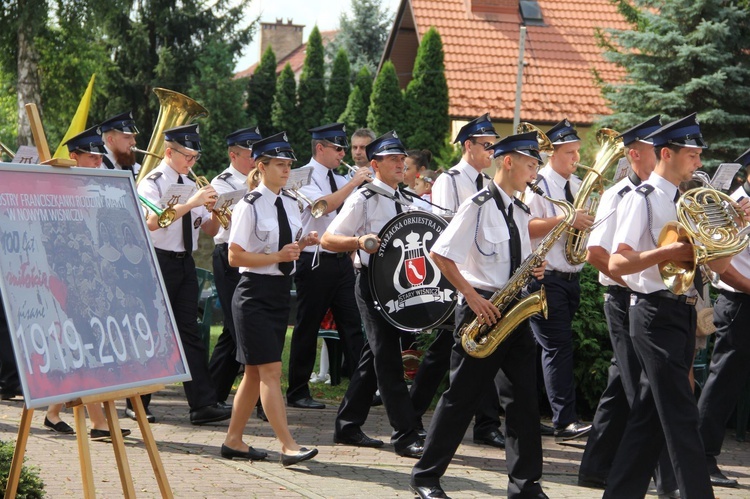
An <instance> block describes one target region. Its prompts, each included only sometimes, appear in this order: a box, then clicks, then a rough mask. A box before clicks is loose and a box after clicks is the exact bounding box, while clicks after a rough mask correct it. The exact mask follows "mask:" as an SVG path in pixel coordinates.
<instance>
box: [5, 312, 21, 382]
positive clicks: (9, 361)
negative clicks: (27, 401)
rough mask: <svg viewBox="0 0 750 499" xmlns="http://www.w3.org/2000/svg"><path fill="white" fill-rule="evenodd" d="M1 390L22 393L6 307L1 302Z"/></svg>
mask: <svg viewBox="0 0 750 499" xmlns="http://www.w3.org/2000/svg"><path fill="white" fill-rule="evenodd" d="M0 392H3V394H13V395H15V394H17V393H21V381H20V379H19V378H18V367H17V366H16V358H15V356H14V355H13V343H12V342H11V337H10V329H9V328H8V321H7V318H6V317H5V307H3V306H2V304H0Z"/></svg>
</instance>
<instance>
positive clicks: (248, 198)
mask: <svg viewBox="0 0 750 499" xmlns="http://www.w3.org/2000/svg"><path fill="white" fill-rule="evenodd" d="M261 196H262V194H261V193H260V192H248V193H247V194H245V197H244V198H243V199H244V200H245V202H246V203H250V204H253V203H254V202H255V201H257V200H258V199H260V197H261Z"/></svg>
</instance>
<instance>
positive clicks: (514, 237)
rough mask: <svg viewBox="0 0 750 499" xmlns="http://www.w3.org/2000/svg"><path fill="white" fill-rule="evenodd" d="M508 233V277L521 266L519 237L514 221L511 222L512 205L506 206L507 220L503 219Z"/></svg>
mask: <svg viewBox="0 0 750 499" xmlns="http://www.w3.org/2000/svg"><path fill="white" fill-rule="evenodd" d="M505 222H506V223H507V224H508V231H509V232H510V275H511V276H512V275H513V272H515V270H516V269H517V268H518V266H519V265H521V236H520V235H519V234H518V227H517V226H516V221H515V220H513V203H512V202H511V204H510V206H508V218H506V219H505Z"/></svg>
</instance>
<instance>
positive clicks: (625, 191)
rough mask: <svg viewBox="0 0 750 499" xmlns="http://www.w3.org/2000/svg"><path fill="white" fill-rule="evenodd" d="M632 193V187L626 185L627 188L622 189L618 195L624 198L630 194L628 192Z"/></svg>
mask: <svg viewBox="0 0 750 499" xmlns="http://www.w3.org/2000/svg"><path fill="white" fill-rule="evenodd" d="M630 191H631V188H630V186H629V185H626V186H625V187H623V188H622V189H621V190H620V192H618V193H617V195H618V196H620V197H623V196H625V194H627V193H628V192H630Z"/></svg>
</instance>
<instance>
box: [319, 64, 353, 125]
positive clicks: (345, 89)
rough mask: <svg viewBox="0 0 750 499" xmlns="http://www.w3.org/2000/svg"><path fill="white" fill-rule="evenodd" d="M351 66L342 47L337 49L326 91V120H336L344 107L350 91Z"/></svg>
mask: <svg viewBox="0 0 750 499" xmlns="http://www.w3.org/2000/svg"><path fill="white" fill-rule="evenodd" d="M350 79H351V66H350V65H349V56H347V55H346V51H345V50H344V49H339V51H338V53H337V54H336V59H334V60H333V67H332V68H331V78H330V79H329V80H328V92H327V93H326V109H325V111H326V121H327V122H329V123H330V122H334V121H336V120H338V118H339V116H341V113H343V112H344V109H346V104H347V101H348V99H349V92H350V91H351V83H350V81H349V80H350Z"/></svg>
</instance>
